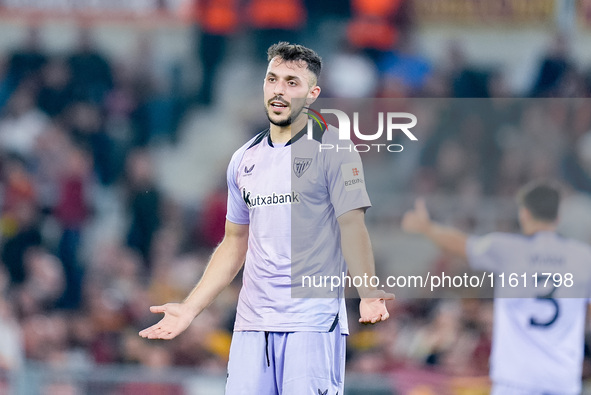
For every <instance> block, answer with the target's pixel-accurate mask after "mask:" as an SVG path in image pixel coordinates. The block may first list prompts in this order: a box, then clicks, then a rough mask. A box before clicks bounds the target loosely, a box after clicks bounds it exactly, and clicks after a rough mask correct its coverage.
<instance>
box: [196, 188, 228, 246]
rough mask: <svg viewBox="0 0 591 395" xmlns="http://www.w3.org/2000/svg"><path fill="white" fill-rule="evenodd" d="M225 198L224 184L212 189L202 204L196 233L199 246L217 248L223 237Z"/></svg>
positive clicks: (226, 194)
mask: <svg viewBox="0 0 591 395" xmlns="http://www.w3.org/2000/svg"><path fill="white" fill-rule="evenodd" d="M227 198H228V193H227V191H226V187H225V184H224V185H220V186H218V187H217V188H216V189H214V190H213V191H212V192H211V193H210V194H209V195H208V196H207V197H206V198H205V200H204V202H203V206H202V208H201V216H200V218H199V222H198V229H197V233H198V239H199V240H200V241H202V243H201V244H202V245H203V246H204V247H205V248H207V249H212V248H215V247H217V245H218V244H219V243H220V242H221V241H222V239H223V237H224V233H225V226H226V203H227Z"/></svg>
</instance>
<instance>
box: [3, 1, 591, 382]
mask: <svg viewBox="0 0 591 395" xmlns="http://www.w3.org/2000/svg"><path fill="white" fill-rule="evenodd" d="M267 3H269V4H271V5H269V4H267ZM203 4H205V5H203ZM281 4H283V5H282V6H281V7H280V9H278V8H277V7H278V5H279V3H276V2H273V1H271V0H268V1H265V0H256V1H252V2H249V8H248V10H247V11H248V12H246V11H245V12H239V11H240V10H239V9H238V8H237V6H238V2H233V1H213V0H212V1H209V2H203V3H200V2H194V3H190V2H189V7H188V8H187V9H186V10H185V12H186V17H187V18H189V20H191V21H192V22H193V28H194V30H193V32H192V33H193V34H194V39H195V54H194V55H195V57H196V58H197V59H199V61H200V66H201V72H202V78H201V80H202V83H201V84H200V86H199V89H198V91H197V92H187V91H186V90H183V89H181V87H179V84H180V82H179V78H178V75H177V73H176V72H175V71H174V70H172V71H171V73H170V75H168V78H167V79H166V80H164V81H163V80H160V79H159V78H158V77H157V76H156V75H155V73H154V72H153V69H152V63H151V62H152V60H151V59H152V58H151V55H150V46H149V43H148V42H147V41H145V40H142V39H141V38H140V39H139V41H138V45H137V47H138V53H137V54H135V55H133V54H132V55H131V56H129V58H127V59H125V62H123V61H121V60H118V59H111V58H109V57H108V56H106V55H105V54H103V53H101V51H99V50H98V49H97V46H96V45H95V44H94V42H93V37H92V34H91V30H88V29H84V28H82V29H80V31H79V37H78V45H77V46H76V47H75V48H72V49H71V51H69V52H67V53H59V54H55V53H49V52H48V51H46V50H45V48H44V47H43V45H42V44H41V40H40V39H39V30H38V29H36V28H31V29H30V31H29V33H28V35H27V38H26V40H25V42H23V43H22V44H21V45H19V46H18V47H17V48H16V49H15V50H14V51H13V52H12V53H7V54H3V56H2V59H1V62H0V261H1V264H0V333H2V338H1V339H0V370H13V369H18V368H19V367H21V366H22V365H23V363H24V362H25V361H26V360H33V361H40V362H46V363H49V364H52V365H55V366H80V365H81V364H82V365H84V364H86V365H89V366H90V365H92V364H109V363H126V364H136V365H144V366H149V367H153V368H162V367H167V366H190V367H194V368H196V369H200V370H202V371H208V372H215V373H220V372H224V371H225V366H226V363H227V354H228V350H229V342H230V337H231V331H232V323H233V318H234V309H235V303H236V299H237V293H238V291H239V289H240V279H239V278H237V279H236V280H235V281H234V283H233V284H232V285H231V286H230V287H229V288H228V289H227V290H226V291H224V293H223V294H222V295H221V296H220V298H218V300H217V301H216V302H215V303H214V304H213V305H212V306H211V307H210V308H209V309H208V310H207V311H206V312H204V313H203V314H202V315H201V316H200V317H198V319H196V320H195V323H194V324H193V325H192V326H191V327H190V328H189V329H188V331H187V333H185V334H183V335H182V336H180V337H179V338H178V339H175V340H173V341H170V342H167V343H162V342H155V341H147V340H144V339H141V338H140V337H139V336H138V335H137V332H138V330H140V329H142V328H144V327H145V326H147V325H150V324H151V323H153V322H154V321H155V320H157V319H158V317H154V316H152V314H150V313H149V306H150V305H153V304H160V303H164V302H167V301H174V300H177V301H178V300H181V299H182V298H183V297H184V296H185V295H186V294H187V293H188V292H189V291H190V289H191V288H192V287H193V285H194V284H195V283H196V282H197V281H198V279H199V277H200V275H201V273H202V272H203V270H204V266H205V264H206V262H207V259H208V255H209V254H210V253H211V250H212V248H214V247H215V245H216V244H217V243H218V242H219V241H220V238H221V237H222V236H223V223H224V215H225V193H224V191H218V190H213V191H210V194H209V197H208V198H207V199H205V200H204V201H203V202H202V203H201V205H200V207H184V206H183V205H182V204H181V203H180V202H178V201H176V200H175V199H174V197H173V196H169V195H167V194H166V193H164V192H163V190H162V188H161V187H160V186H159V185H158V183H157V182H156V178H155V175H154V173H155V169H154V166H155V162H154V160H153V156H152V151H151V150H152V148H153V147H154V145H158V144H176V143H177V139H178V135H177V131H178V126H179V124H180V122H181V120H182V119H183V116H185V115H186V114H187V111H188V109H191V108H195V107H198V108H201V109H205V110H207V109H212V108H215V106H216V105H218V104H217V101H216V95H219V89H217V88H216V87H217V77H218V74H219V73H218V71H219V69H220V67H222V66H223V64H224V62H226V61H227V60H228V58H229V57H230V54H228V53H227V51H225V49H226V47H227V46H228V45H229V43H231V42H232V40H236V39H237V37H238V36H239V35H240V34H244V33H245V32H247V33H248V34H250V37H251V38H252V40H251V41H250V43H251V44H252V45H251V46H252V48H250V51H251V52H252V57H253V59H254V60H255V61H256V62H259V63H261V64H264V62H265V61H266V59H265V57H264V56H263V54H264V53H265V49H266V47H267V46H268V45H269V44H271V43H272V42H274V41H277V40H278V39H286V40H289V41H296V42H302V43H303V44H308V45H310V46H311V47H315V45H314V44H317V46H318V47H319V48H318V50H319V52H321V53H322V55H323V56H324V58H325V60H326V67H325V71H324V72H323V77H322V78H323V80H322V84H323V87H324V88H325V89H324V90H323V97H342V98H362V97H378V98H391V97H393V98H408V97H412V98H475V97H476V98H488V99H491V100H492V102H494V103H495V111H496V113H495V112H493V113H490V112H489V113H486V114H484V113H479V112H478V110H475V111H466V110H465V108H464V109H463V111H462V109H458V108H453V106H452V107H451V108H446V109H445V112H443V111H442V112H440V113H438V114H437V115H436V116H435V117H432V118H431V121H430V122H431V123H430V125H431V126H432V127H430V128H426V129H425V134H423V135H422V138H421V142H420V143H419V144H418V145H417V146H416V147H418V148H415V151H416V154H414V155H407V156H404V155H398V156H395V157H393V158H390V159H387V160H386V162H384V163H383V166H385V167H386V168H388V169H394V170H392V177H390V178H388V179H389V180H392V183H393V185H391V186H390V189H391V190H393V191H395V192H400V191H403V190H404V191H409V192H410V193H411V194H413V195H419V194H422V195H429V196H437V195H444V196H445V195H447V196H450V195H451V196H457V200H458V202H460V203H461V208H458V210H457V212H453V211H452V212H448V213H447V217H446V218H444V219H445V220H449V221H451V222H454V223H455V224H456V225H459V226H461V227H462V228H464V230H467V231H482V230H488V231H490V230H494V229H492V227H490V228H488V229H483V227H479V222H478V219H477V218H476V219H475V218H474V217H473V216H472V215H476V214H475V212H477V211H478V210H477V209H478V203H479V202H480V201H481V200H482V199H484V198H486V197H490V196H493V197H495V196H500V197H507V196H509V197H510V196H512V194H514V193H515V191H516V190H517V188H518V187H519V186H520V185H521V184H522V183H523V182H525V181H527V180H529V179H532V178H537V177H556V178H559V179H561V180H563V181H564V183H565V185H567V189H568V190H569V193H571V194H575V193H578V194H581V195H582V196H586V197H588V194H590V193H591V133H590V130H591V115H590V114H591V102H590V101H588V100H578V101H577V100H574V101H571V102H568V101H564V100H563V101H558V102H554V101H548V100H550V98H554V99H555V98H588V97H589V96H591V65H584V64H577V63H576V62H575V61H574V60H573V59H572V57H571V55H570V52H569V49H568V38H567V37H566V36H562V35H559V36H557V37H556V38H555V39H554V40H553V42H552V43H549V46H548V50H547V52H546V53H541V54H540V57H539V64H538V67H537V72H536V73H535V74H534V75H532V79H531V81H530V83H529V88H528V89H527V91H525V92H514V91H511V89H510V88H509V87H508V86H507V85H506V83H505V78H504V77H505V76H504V75H503V70H499V69H497V68H495V67H492V66H491V67H490V68H486V67H483V66H482V65H479V66H474V65H472V64H471V63H470V62H469V61H468V60H467V57H466V56H465V55H464V53H463V49H462V45H461V42H459V41H456V42H451V43H450V44H449V47H448V48H447V53H448V58H447V60H446V62H439V63H437V64H435V63H434V62H433V60H430V59H429V58H428V57H427V56H426V55H425V54H421V53H420V52H419V51H418V48H417V47H416V45H415V44H414V37H413V23H412V17H411V15H412V13H411V11H410V10H409V9H408V2H407V1H403V0H399V1H391V0H389V1H370V0H351V1H350V2H347V3H346V6H343V2H341V1H338V2H337V1H325V2H314V1H300V0H290V1H284V2H281ZM203 7H209V8H203ZM216 7H217V8H216ZM232 7H234V8H232ZM269 9H272V10H273V13H272V14H269V12H268V10H269ZM245 15H246V16H247V17H248V18H249V19H248V21H245V20H244V18H246V17H245ZM281 15H289V17H285V18H282V17H281ZM335 20H338V21H340V24H339V25H338V26H339V27H340V30H339V31H338V33H339V34H335V35H336V37H337V38H336V39H335V38H334V37H327V36H323V37H318V36H317V34H318V33H319V32H320V31H321V30H322V29H321V28H322V26H326V24H327V23H332V22H334V21H335ZM368 24H369V25H371V26H373V27H374V28H373V29H367V26H368ZM330 26H333V25H330ZM377 27H379V29H378V28H377ZM374 31H375V32H378V33H379V34H378V33H376V34H372V33H371V32H374ZM333 44H336V45H334V46H333ZM511 97H523V98H545V100H538V101H522V102H518V105H515V103H514V102H510V101H503V100H502V99H500V98H511ZM507 103H508V104H507ZM556 103H559V105H556ZM261 114H262V111H261ZM498 119H502V120H503V122H495V120H498ZM452 123H453V125H452ZM411 152H412V151H411ZM376 160H377V159H376ZM379 160H383V158H381V159H379ZM396 169H398V170H396ZM409 169H410V171H408V170H409ZM397 171H398V173H396V172H397ZM110 199H111V200H115V201H117V202H118V203H119V205H120V206H121V207H123V208H124V211H123V212H122V213H120V214H121V216H122V221H123V223H124V224H125V229H124V231H123V232H121V233H122V235H121V236H120V237H117V236H118V233H117V232H115V231H114V230H113V229H112V228H110V227H109V226H108V222H105V218H107V217H109V215H111V213H109V207H110V206H109V204H108V203H109V201H110ZM584 207H589V206H588V205H587V206H584ZM402 209H403V208H400V212H402ZM435 212H437V210H435ZM453 214H457V216H456V217H453V216H452V215H453ZM575 217H576V215H575ZM371 225H372V224H371V223H370V230H371ZM494 225H495V227H496V228H497V229H499V230H511V231H515V230H516V227H515V221H514V220H513V221H505V222H501V221H499V222H498V223H495V224H494ZM392 226H393V227H395V226H398V225H397V224H392ZM589 237H590V238H589V239H588V240H587V241H591V235H589ZM449 261H450V259H449V257H446V256H440V257H438V259H437V261H436V262H433V265H434V266H437V267H446V266H445V265H449V264H452V263H453V262H452V263H450V262H449ZM491 306H492V302H491V301H490V300H476V299H463V300H433V299H417V300H406V301H404V300H403V301H397V302H396V304H395V305H392V310H393V311H392V312H391V317H392V318H391V319H390V320H389V321H387V322H386V323H384V324H380V325H378V326H375V327H362V326H357V325H356V324H354V322H355V320H354V319H352V320H351V326H352V335H351V336H350V338H349V351H348V353H349V355H348V357H349V364H348V369H349V370H350V371H352V372H362V373H363V372H367V373H375V372H384V373H387V372H393V371H394V372H395V371H397V370H400V369H410V368H420V369H431V370H432V371H438V372H444V373H449V374H451V375H454V376H486V375H487V372H488V355H489V352H490V332H491V319H492V316H491V311H492V310H491ZM349 307H350V308H351V313H350V314H351V317H356V316H357V314H358V313H357V312H356V310H355V307H356V304H355V303H349ZM586 364H589V361H586ZM590 366H591V365H590ZM585 372H586V374H588V375H590V374H591V370H590V369H589V368H586V370H585ZM171 391H172V390H171ZM131 393H133V392H131ZM169 393H173V392H169Z"/></svg>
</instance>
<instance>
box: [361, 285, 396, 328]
mask: <svg viewBox="0 0 591 395" xmlns="http://www.w3.org/2000/svg"><path fill="white" fill-rule="evenodd" d="M370 296H371V297H367V298H361V302H359V315H360V318H359V322H360V323H362V324H375V323H376V322H380V321H386V320H387V319H388V318H389V317H390V314H389V313H388V309H387V308H386V300H392V299H394V294H389V293H386V292H384V291H381V290H379V291H374V292H373V295H370Z"/></svg>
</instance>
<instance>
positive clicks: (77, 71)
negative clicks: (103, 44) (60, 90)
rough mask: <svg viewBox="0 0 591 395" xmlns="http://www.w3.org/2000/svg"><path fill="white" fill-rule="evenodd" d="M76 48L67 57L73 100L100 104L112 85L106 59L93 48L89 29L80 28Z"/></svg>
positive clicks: (109, 67) (111, 76)
mask: <svg viewBox="0 0 591 395" xmlns="http://www.w3.org/2000/svg"><path fill="white" fill-rule="evenodd" d="M78 34H79V36H78V48H77V51H76V52H74V53H72V54H71V55H70V57H69V58H68V63H69V65H70V70H71V78H72V80H71V81H72V95H73V97H74V99H75V100H80V101H89V102H91V103H96V104H101V103H102V102H103V100H104V99H105V95H106V94H107V92H108V91H109V90H110V89H111V88H112V87H113V75H112V73H111V66H110V64H109V62H108V61H107V59H106V58H105V57H104V56H103V55H102V54H101V53H100V52H99V51H98V50H97V49H96V48H95V45H94V43H93V42H92V35H91V31H90V30H89V29H88V28H81V29H80V30H79V32H78Z"/></svg>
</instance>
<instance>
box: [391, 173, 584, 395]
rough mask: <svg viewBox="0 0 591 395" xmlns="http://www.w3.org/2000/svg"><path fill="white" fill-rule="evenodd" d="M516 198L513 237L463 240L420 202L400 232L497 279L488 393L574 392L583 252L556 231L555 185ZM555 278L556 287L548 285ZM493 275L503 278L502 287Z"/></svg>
mask: <svg viewBox="0 0 591 395" xmlns="http://www.w3.org/2000/svg"><path fill="white" fill-rule="evenodd" d="M518 200H519V224H520V226H521V230H522V234H521V235H519V234H509V233H501V232H497V233H491V234H488V235H485V236H468V235H466V234H464V233H463V232H461V231H459V230H457V229H454V228H451V227H447V226H443V225H440V224H437V223H435V222H433V221H431V219H430V216H429V212H428V211H427V208H426V206H425V203H424V202H423V201H422V200H418V201H417V202H416V204H415V208H414V210H411V211H408V212H407V213H406V214H405V215H404V217H403V219H402V228H403V229H404V230H405V231H407V232H410V233H418V234H421V235H424V236H426V237H427V238H429V239H430V240H432V241H433V242H434V243H435V244H437V245H438V246H439V247H440V248H442V249H444V250H446V251H447V252H450V253H453V254H455V255H457V256H460V257H463V258H466V260H467V262H468V263H469V264H470V266H471V267H472V268H474V269H477V270H485V271H490V272H493V273H494V274H497V277H496V280H495V281H496V282H495V284H494V288H495V301H494V313H493V319H494V321H493V338H492V353H491V358H490V365H491V366H490V378H491V380H492V383H493V388H492V395H544V394H548V395H550V394H552V395H567V394H568V395H574V394H580V393H581V374H582V366H583V352H584V330H585V315H586V311H587V304H588V300H589V299H588V295H589V289H590V285H591V265H590V264H589V263H590V262H591V247H590V246H589V245H587V244H584V243H582V242H579V241H575V240H569V239H567V238H564V237H562V236H560V235H559V234H557V233H556V227H557V220H558V208H559V202H560V191H559V188H558V187H557V186H555V185H553V184H552V183H548V182H532V183H530V184H528V185H526V186H524V187H523V188H522V190H521V191H520V193H519V194H518ZM523 273H526V276H525V280H524V277H522V274H523ZM544 273H548V274H550V277H544ZM557 273H559V274H560V279H561V280H562V281H560V282H557V281H555V280H556V279H558V277H556V276H555V275H556V274H557ZM499 274H500V275H504V278H505V283H504V287H500V283H499V281H500V277H499V276H498V275H499ZM512 274H516V275H517V277H516V276H515V275H513V276H512V278H513V285H509V283H508V280H509V278H510V277H509V276H511V275H512ZM536 279H537V280H536ZM515 280H518V281H519V282H520V283H519V284H517V283H516V281H515ZM547 280H549V281H548V282H546V281H547ZM524 281H527V283H524ZM544 283H546V285H544ZM519 287H520V288H519ZM530 293H531V296H532V297H528V296H530ZM507 295H508V296H510V297H506V296H507Z"/></svg>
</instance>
